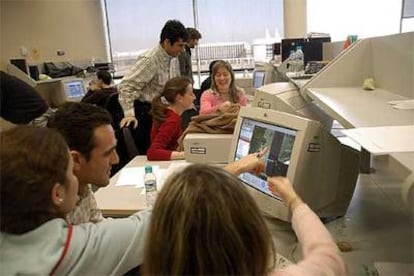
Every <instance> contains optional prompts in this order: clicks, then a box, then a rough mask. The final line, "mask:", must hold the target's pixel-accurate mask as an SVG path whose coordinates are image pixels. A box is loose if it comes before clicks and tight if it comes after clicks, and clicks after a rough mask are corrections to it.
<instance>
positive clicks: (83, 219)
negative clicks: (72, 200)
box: [66, 184, 104, 225]
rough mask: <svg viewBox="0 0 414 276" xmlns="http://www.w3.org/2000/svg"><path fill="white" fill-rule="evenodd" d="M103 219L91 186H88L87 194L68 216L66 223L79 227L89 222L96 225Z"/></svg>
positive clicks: (82, 196)
mask: <svg viewBox="0 0 414 276" xmlns="http://www.w3.org/2000/svg"><path fill="white" fill-rule="evenodd" d="M103 219H104V218H103V216H102V212H101V210H100V209H99V208H98V204H97V203H96V199H95V196H94V194H93V192H92V188H91V185H89V184H88V185H87V187H86V191H85V193H84V194H83V195H81V197H80V198H79V201H78V202H77V203H76V205H75V208H73V210H72V211H71V212H70V213H69V214H67V215H66V221H67V222H68V223H70V224H74V225H78V224H82V223H87V222H93V223H96V222H100V221H102V220H103Z"/></svg>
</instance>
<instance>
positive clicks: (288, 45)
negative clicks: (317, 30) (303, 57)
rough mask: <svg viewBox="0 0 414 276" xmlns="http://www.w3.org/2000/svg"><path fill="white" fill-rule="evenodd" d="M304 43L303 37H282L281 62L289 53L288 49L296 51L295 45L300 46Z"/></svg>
mask: <svg viewBox="0 0 414 276" xmlns="http://www.w3.org/2000/svg"><path fill="white" fill-rule="evenodd" d="M304 43H305V38H285V39H282V62H283V61H285V59H287V58H288V57H289V55H290V51H291V50H294V51H296V47H297V46H302V47H303V44H304Z"/></svg>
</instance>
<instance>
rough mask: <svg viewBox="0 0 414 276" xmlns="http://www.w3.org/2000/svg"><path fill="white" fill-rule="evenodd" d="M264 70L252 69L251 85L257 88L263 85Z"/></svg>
mask: <svg viewBox="0 0 414 276" xmlns="http://www.w3.org/2000/svg"><path fill="white" fill-rule="evenodd" d="M265 76H266V72H265V71H264V70H254V71H253V87H254V88H259V87H260V86H263V85H264V82H265Z"/></svg>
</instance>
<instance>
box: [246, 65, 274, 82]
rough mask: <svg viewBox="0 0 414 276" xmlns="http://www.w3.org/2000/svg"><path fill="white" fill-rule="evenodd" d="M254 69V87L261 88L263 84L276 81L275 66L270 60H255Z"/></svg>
mask: <svg viewBox="0 0 414 276" xmlns="http://www.w3.org/2000/svg"><path fill="white" fill-rule="evenodd" d="M254 67H255V69H254V70H253V80H252V81H253V87H254V88H259V87H261V86H263V85H266V84H269V83H272V82H275V81H276V72H275V68H274V66H273V65H272V64H271V63H268V62H255V65H254Z"/></svg>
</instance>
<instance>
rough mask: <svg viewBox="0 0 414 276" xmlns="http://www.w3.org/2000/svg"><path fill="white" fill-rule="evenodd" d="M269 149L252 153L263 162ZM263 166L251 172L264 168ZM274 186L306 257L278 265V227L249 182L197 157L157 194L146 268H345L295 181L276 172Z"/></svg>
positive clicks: (287, 271)
mask: <svg viewBox="0 0 414 276" xmlns="http://www.w3.org/2000/svg"><path fill="white" fill-rule="evenodd" d="M263 155H264V152H261V153H257V154H250V155H248V156H247V157H245V158H248V159H249V160H250V161H249V162H247V163H251V164H252V163H254V162H253V161H256V162H259V163H262V164H263V162H261V161H260V158H261V157H262V156H263ZM244 160H245V161H244V162H246V160H247V159H244ZM229 166H231V165H229ZM263 168H264V164H263V166H256V167H255V168H254V169H250V170H249V171H255V172H256V173H260V172H261V171H263ZM226 169H227V170H228V171H231V170H229V168H226ZM239 173H240V171H239ZM233 174H234V175H237V173H236V172H235V173H233ZM268 185H269V188H270V190H271V191H272V192H273V193H274V194H277V195H278V196H280V197H281V198H282V199H283V201H284V202H285V203H286V205H287V206H288V208H290V209H291V211H292V213H293V217H292V225H293V229H294V230H295V232H296V234H297V236H298V239H299V241H300V243H301V245H302V249H303V252H304V259H303V260H302V261H300V262H299V263H297V264H294V265H290V266H288V267H286V268H283V269H280V270H275V257H276V251H275V248H274V246H273V242H272V237H271V234H270V232H269V230H268V228H267V226H266V223H265V220H264V219H263V217H262V214H261V212H260V210H259V208H258V206H257V204H256V202H255V201H254V199H253V198H252V197H251V196H250V194H249V192H248V191H247V188H246V187H245V185H243V184H242V183H241V182H240V181H239V179H237V178H236V177H234V176H232V175H230V174H229V173H228V172H226V171H224V170H222V169H221V168H218V167H215V166H208V165H202V164H194V165H190V166H188V167H186V168H185V169H183V170H180V171H178V172H177V173H176V174H175V175H172V176H170V177H169V178H168V180H167V181H166V182H165V184H164V187H163V189H162V190H161V192H160V194H159V195H158V200H157V202H156V204H155V206H154V209H153V213H152V218H151V225H150V229H149V231H148V239H147V246H146V249H145V257H144V266H143V275H269V274H271V275H345V273H346V269H345V265H344V262H343V260H342V258H341V256H340V252H339V250H338V248H337V246H336V244H335V243H334V242H333V240H332V237H331V235H330V234H329V232H328V231H327V229H326V228H325V227H324V225H323V224H322V223H321V221H320V220H319V218H318V217H317V216H316V215H315V213H313V212H312V210H311V209H310V208H309V207H308V206H307V205H306V204H304V203H303V202H302V200H301V199H300V197H299V196H298V195H297V194H296V193H295V191H294V190H293V188H292V185H291V183H290V182H289V181H288V180H287V179H286V178H281V177H272V178H268Z"/></svg>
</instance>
